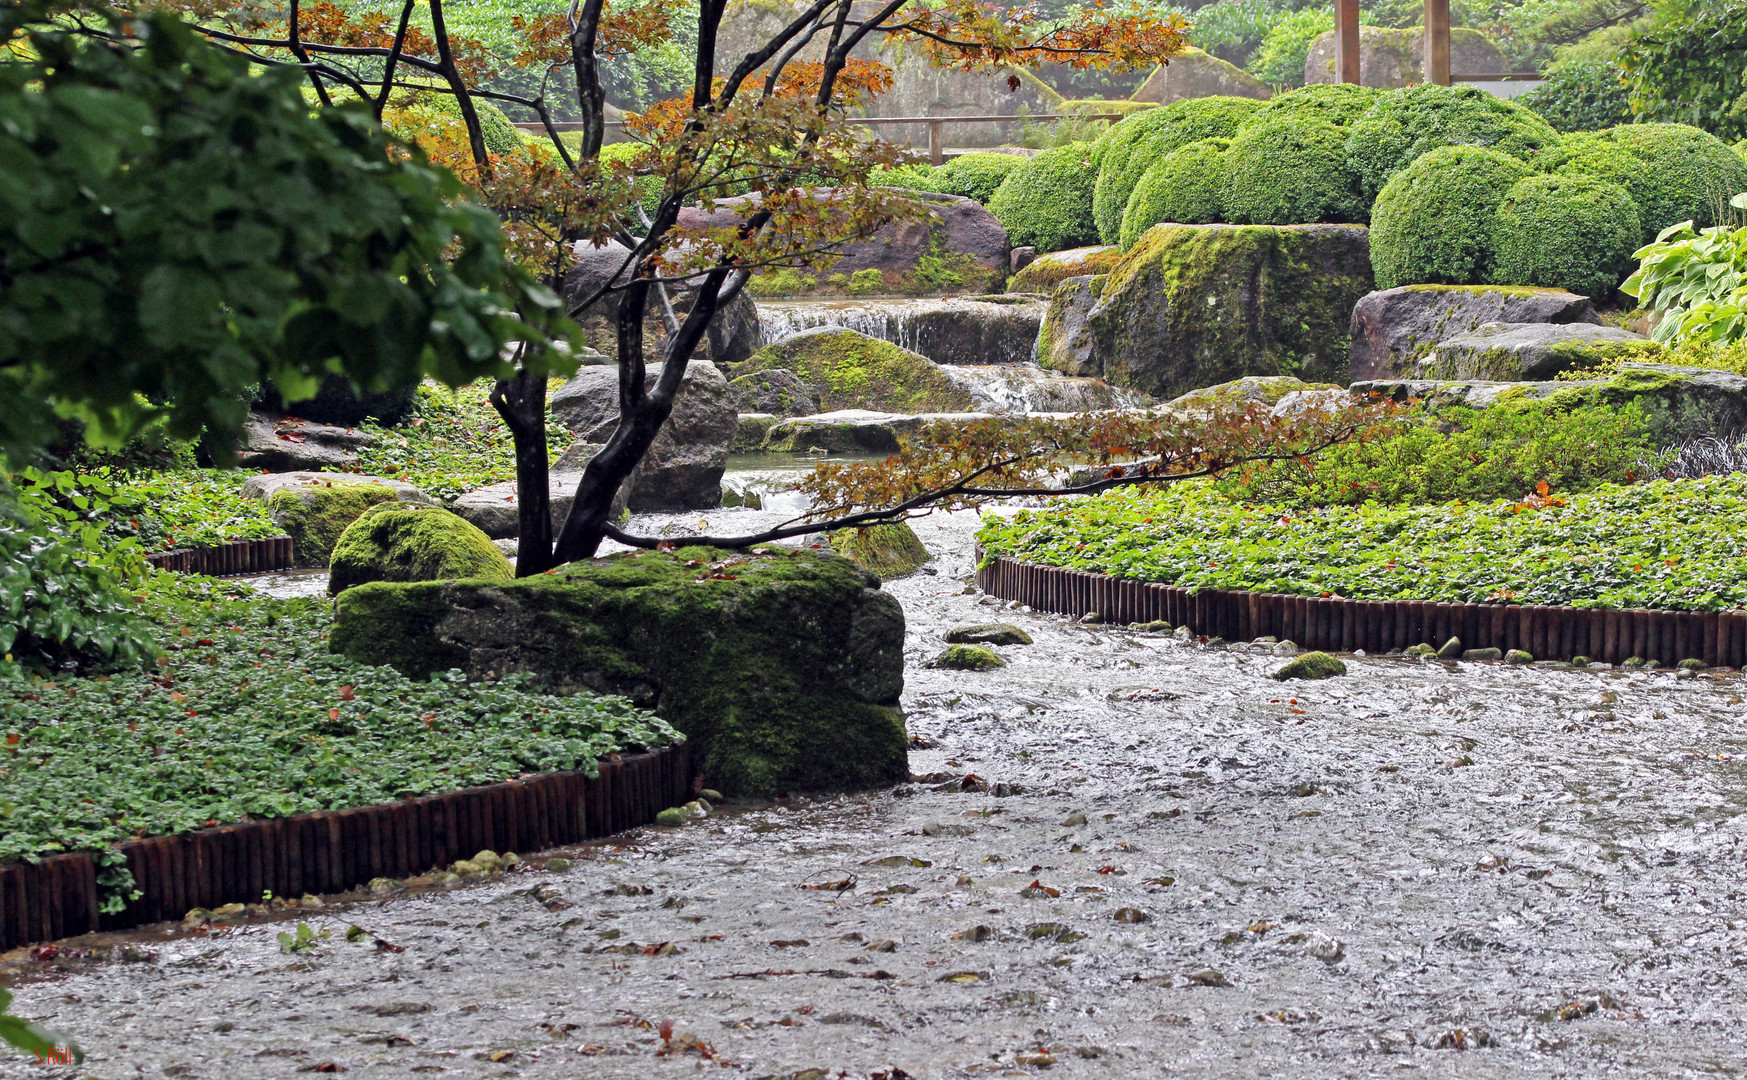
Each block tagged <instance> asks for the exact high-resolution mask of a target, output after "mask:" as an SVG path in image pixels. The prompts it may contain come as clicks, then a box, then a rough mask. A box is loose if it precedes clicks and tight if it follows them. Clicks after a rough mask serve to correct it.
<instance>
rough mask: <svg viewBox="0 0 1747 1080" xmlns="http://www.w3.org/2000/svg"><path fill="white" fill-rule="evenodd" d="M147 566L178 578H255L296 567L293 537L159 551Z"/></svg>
mask: <svg viewBox="0 0 1747 1080" xmlns="http://www.w3.org/2000/svg"><path fill="white" fill-rule="evenodd" d="M146 562H148V563H151V564H152V565H153V566H155V567H157V568H158V569H160V570H173V571H175V572H176V573H178V574H211V575H213V576H214V577H224V576H226V575H227V574H255V573H260V572H262V571H264V570H284V569H285V568H287V567H289V566H292V565H294V564H295V558H294V556H293V554H292V550H291V537H289V536H269V537H267V538H266V539H265V540H231V541H229V542H227V543H223V544H219V545H218V546H217V547H203V548H172V549H171V550H169V551H155V552H153V553H152V554H150V555H147V556H146Z"/></svg>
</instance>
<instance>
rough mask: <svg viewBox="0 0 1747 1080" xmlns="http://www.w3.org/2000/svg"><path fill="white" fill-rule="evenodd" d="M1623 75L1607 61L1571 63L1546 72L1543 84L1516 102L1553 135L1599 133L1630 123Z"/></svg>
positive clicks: (1628, 100)
mask: <svg viewBox="0 0 1747 1080" xmlns="http://www.w3.org/2000/svg"><path fill="white" fill-rule="evenodd" d="M1624 75H1625V73H1624V72H1623V71H1621V70H1620V68H1619V65H1617V64H1614V63H1612V62H1611V61H1608V60H1573V61H1570V62H1569V63H1564V64H1560V65H1558V66H1557V67H1554V68H1553V69H1552V70H1550V71H1548V72H1547V81H1546V82H1544V83H1542V84H1541V85H1540V86H1537V87H1535V88H1534V89H1533V90H1530V91H1529V92H1528V93H1526V94H1524V95H1523V96H1522V97H1521V98H1518V99H1517V100H1519V101H1521V102H1522V103H1523V104H1524V105H1527V106H1528V107H1529V108H1531V109H1533V110H1535V111H1536V112H1538V113H1540V114H1541V116H1542V118H1543V119H1545V120H1546V121H1547V123H1549V124H1551V125H1553V130H1554V131H1600V130H1602V129H1603V128H1608V127H1612V126H1613V125H1615V124H1625V123H1630V122H1631V119H1632V102H1631V96H1630V95H1629V94H1628V93H1627V92H1626V86H1625V83H1623V82H1622V81H1621V79H1622V78H1623V77H1624Z"/></svg>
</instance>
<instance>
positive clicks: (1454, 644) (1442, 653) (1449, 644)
mask: <svg viewBox="0 0 1747 1080" xmlns="http://www.w3.org/2000/svg"><path fill="white" fill-rule="evenodd" d="M1461 655H1462V639H1461V638H1458V637H1453V638H1451V639H1450V640H1448V641H1446V642H1444V644H1443V646H1442V647H1441V648H1440V649H1438V652H1437V657H1438V659H1439V660H1454V659H1456V658H1457V657H1458V656H1461Z"/></svg>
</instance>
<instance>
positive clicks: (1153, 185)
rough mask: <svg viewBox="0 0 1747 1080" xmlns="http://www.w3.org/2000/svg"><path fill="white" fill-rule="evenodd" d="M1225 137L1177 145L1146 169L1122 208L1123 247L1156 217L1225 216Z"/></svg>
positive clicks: (1205, 219) (1207, 220)
mask: <svg viewBox="0 0 1747 1080" xmlns="http://www.w3.org/2000/svg"><path fill="white" fill-rule="evenodd" d="M1230 145H1231V140H1229V139H1202V140H1201V141H1199V142H1192V143H1190V144H1189V145H1188V146H1182V147H1178V148H1177V149H1175V150H1173V151H1171V152H1170V153H1168V154H1166V155H1165V156H1164V157H1162V158H1160V159H1159V162H1158V164H1156V165H1154V166H1153V167H1152V168H1150V169H1148V170H1147V171H1146V175H1145V176H1143V177H1141V178H1140V183H1138V184H1136V185H1135V187H1134V194H1133V195H1130V196H1129V198H1128V207H1127V208H1126V209H1125V210H1123V211H1122V235H1121V237H1120V238H1119V239H1120V240H1121V243H1122V246H1123V248H1124V249H1127V248H1131V247H1133V246H1134V243H1135V241H1137V240H1139V239H1140V236H1141V234H1142V233H1144V232H1146V231H1147V230H1148V229H1150V228H1152V227H1153V226H1154V225H1157V224H1158V223H1160V222H1161V221H1170V222H1175V223H1177V224H1179V225H1208V224H1212V223H1214V222H1219V221H1223V220H1225V217H1224V215H1225V208H1224V206H1223V204H1222V199H1223V196H1224V194H1225V185H1226V180H1225V175H1226V173H1225V148H1226V147H1228V146H1230Z"/></svg>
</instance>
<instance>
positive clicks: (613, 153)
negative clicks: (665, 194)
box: [601, 142, 662, 214]
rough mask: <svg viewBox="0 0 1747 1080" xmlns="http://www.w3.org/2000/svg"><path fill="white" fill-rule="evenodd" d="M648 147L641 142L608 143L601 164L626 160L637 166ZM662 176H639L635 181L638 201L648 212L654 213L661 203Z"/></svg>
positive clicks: (634, 186)
mask: <svg viewBox="0 0 1747 1080" xmlns="http://www.w3.org/2000/svg"><path fill="white" fill-rule="evenodd" d="M648 149H649V148H648V147H647V146H645V145H643V144H642V143H640V142H622V143H607V144H606V145H605V146H602V147H601V164H603V165H605V164H611V163H613V162H620V161H622V162H624V163H625V164H627V165H631V166H633V167H635V166H636V165H637V164H638V163H639V160H640V159H641V158H642V157H643V155H644V153H645V152H647V151H648ZM661 187H662V184H661V178H660V177H659V176H639V177H637V179H636V180H635V181H634V182H633V188H632V190H634V191H635V192H636V193H637V201H638V202H639V203H641V204H642V205H643V209H644V211H645V212H647V213H651V214H653V213H654V212H655V208H656V207H657V206H659V205H661Z"/></svg>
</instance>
